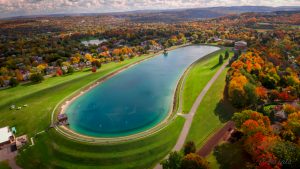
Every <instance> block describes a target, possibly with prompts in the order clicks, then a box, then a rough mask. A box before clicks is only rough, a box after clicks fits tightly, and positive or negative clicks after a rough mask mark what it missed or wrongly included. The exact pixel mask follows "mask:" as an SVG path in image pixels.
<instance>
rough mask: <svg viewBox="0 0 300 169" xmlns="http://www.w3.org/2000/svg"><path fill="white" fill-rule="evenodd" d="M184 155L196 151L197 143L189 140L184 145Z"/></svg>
mask: <svg viewBox="0 0 300 169" xmlns="http://www.w3.org/2000/svg"><path fill="white" fill-rule="evenodd" d="M183 151H184V155H187V154H190V153H195V152H196V145H195V143H194V142H193V141H188V142H187V143H185V145H184V149H183Z"/></svg>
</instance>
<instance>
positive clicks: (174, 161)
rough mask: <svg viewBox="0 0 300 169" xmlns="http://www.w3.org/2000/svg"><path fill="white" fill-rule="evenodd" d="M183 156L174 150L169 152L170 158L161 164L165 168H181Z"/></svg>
mask: <svg viewBox="0 0 300 169" xmlns="http://www.w3.org/2000/svg"><path fill="white" fill-rule="evenodd" d="M182 158H183V156H182V155H181V154H180V153H179V152H177V151H174V152H171V153H170V154H169V157H168V159H165V160H163V161H162V162H161V165H162V167H163V169H180V166H181V160H182Z"/></svg>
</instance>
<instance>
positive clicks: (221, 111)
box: [214, 87, 236, 123]
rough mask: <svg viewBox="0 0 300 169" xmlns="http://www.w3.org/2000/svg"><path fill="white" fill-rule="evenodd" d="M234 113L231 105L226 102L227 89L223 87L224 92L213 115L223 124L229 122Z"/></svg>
mask: <svg viewBox="0 0 300 169" xmlns="http://www.w3.org/2000/svg"><path fill="white" fill-rule="evenodd" d="M235 111H236V109H235V108H234V107H233V106H232V105H231V103H230V102H229V100H228V96H227V87H225V90H224V92H223V99H221V100H220V101H219V102H218V104H217V106H216V108H215V110H214V112H215V115H217V116H219V119H220V121H221V122H222V123H224V122H227V121H229V120H231V117H232V115H233V113H234V112H235Z"/></svg>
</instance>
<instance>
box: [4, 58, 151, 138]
mask: <svg viewBox="0 0 300 169" xmlns="http://www.w3.org/2000/svg"><path fill="white" fill-rule="evenodd" d="M146 57H149V56H142V57H136V58H133V59H129V60H125V61H123V62H119V63H108V64H105V65H103V66H102V67H101V68H100V69H99V70H98V72H97V73H92V72H91V71H82V72H76V73H74V74H71V75H68V76H64V77H52V78H48V79H46V80H45V81H43V82H42V83H39V84H33V85H20V86H18V87H15V88H9V89H5V90H1V91H0V97H1V98H2V99H1V100H0V126H16V128H17V135H21V134H27V135H29V136H32V135H34V134H35V133H37V132H39V131H41V130H44V129H46V128H47V127H48V126H49V125H50V118H51V112H52V111H53V109H54V107H55V106H56V104H57V103H59V102H60V101H61V100H62V99H64V98H65V97H67V96H69V95H70V94H72V93H73V92H74V91H76V90H78V89H80V88H82V87H84V86H86V85H87V84H89V83H91V82H93V81H95V80H97V79H99V78H101V77H103V76H105V75H107V74H109V73H112V72H114V71H116V70H118V69H121V68H122V67H124V66H127V65H129V64H132V63H134V62H137V61H140V60H142V59H145V58H146ZM12 104H14V105H16V106H21V107H22V106H23V105H24V104H28V107H22V109H21V110H10V109H9V107H10V105H12Z"/></svg>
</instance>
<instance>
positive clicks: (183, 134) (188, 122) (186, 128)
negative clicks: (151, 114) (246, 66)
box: [154, 61, 228, 169]
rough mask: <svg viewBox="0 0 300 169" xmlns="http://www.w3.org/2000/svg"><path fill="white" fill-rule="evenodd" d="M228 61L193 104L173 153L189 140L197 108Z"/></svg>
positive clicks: (157, 168) (158, 167) (160, 167)
mask: <svg viewBox="0 0 300 169" xmlns="http://www.w3.org/2000/svg"><path fill="white" fill-rule="evenodd" d="M227 64H228V61H226V63H224V64H223V65H222V67H221V68H220V69H219V70H218V72H217V73H216V74H215V75H214V76H213V77H212V78H211V79H210V81H209V82H208V83H207V84H206V86H205V87H204V89H203V90H202V91H201V93H200V94H199V95H198V97H197V99H196V101H195V102H194V104H193V107H192V108H191V110H190V112H189V113H188V114H187V115H186V116H185V118H186V120H185V123H184V126H183V129H182V130H181V133H180V136H179V138H178V140H177V143H176V145H175V146H174V147H173V149H172V151H180V150H181V148H182V147H183V145H184V143H185V140H186V138H187V135H188V133H189V130H190V128H191V125H192V122H193V118H194V116H195V114H196V111H197V108H198V107H199V105H200V103H201V101H202V99H203V97H204V96H205V94H206V93H207V91H208V90H209V88H210V87H211V86H212V84H213V83H214V82H215V81H216V80H217V78H218V77H219V76H220V74H221V73H222V72H223V70H224V69H225V67H226V66H227ZM154 169H162V166H161V165H160V164H157V165H156V166H155V168H154Z"/></svg>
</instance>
